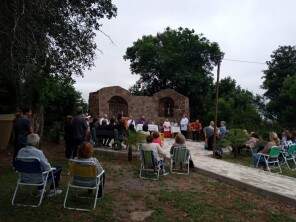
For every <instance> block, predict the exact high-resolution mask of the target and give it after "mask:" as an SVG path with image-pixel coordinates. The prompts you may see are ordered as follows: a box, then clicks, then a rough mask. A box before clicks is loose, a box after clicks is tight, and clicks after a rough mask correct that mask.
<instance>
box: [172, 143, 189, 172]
mask: <svg viewBox="0 0 296 222" xmlns="http://www.w3.org/2000/svg"><path fill="white" fill-rule="evenodd" d="M190 158H191V157H190V152H189V150H188V149H187V148H186V147H180V148H179V147H178V148H174V149H173V153H172V155H171V173H177V174H188V175H189V172H190V171H189V160H190ZM178 167H179V169H178ZM184 167H185V171H184V170H183V168H184Z"/></svg>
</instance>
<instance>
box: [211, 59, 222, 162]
mask: <svg viewBox="0 0 296 222" xmlns="http://www.w3.org/2000/svg"><path fill="white" fill-rule="evenodd" d="M220 66H221V59H219V62H218V68H217V81H216V101H215V105H216V107H215V125H214V143H213V156H214V157H215V156H216V155H215V151H216V148H217V121H218V99H219V81H220Z"/></svg>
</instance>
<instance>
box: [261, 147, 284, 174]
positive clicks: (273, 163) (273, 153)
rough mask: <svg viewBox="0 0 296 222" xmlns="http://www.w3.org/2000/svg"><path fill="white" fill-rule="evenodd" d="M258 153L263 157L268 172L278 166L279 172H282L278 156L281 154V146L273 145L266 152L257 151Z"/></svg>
mask: <svg viewBox="0 0 296 222" xmlns="http://www.w3.org/2000/svg"><path fill="white" fill-rule="evenodd" d="M258 155H261V156H262V157H263V158H264V162H265V165H266V168H267V170H268V171H269V172H271V167H272V168H276V167H277V168H279V170H280V173H282V168H281V166H280V161H279V156H280V155H281V148H280V147H278V146H273V147H271V148H270V149H269V152H268V154H263V153H258ZM260 159H261V158H258V161H257V164H256V167H258V165H259V160H260Z"/></svg>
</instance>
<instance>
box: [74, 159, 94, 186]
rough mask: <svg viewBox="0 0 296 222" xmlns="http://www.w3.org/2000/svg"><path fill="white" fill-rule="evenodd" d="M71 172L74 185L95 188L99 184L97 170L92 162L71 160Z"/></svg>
mask: <svg viewBox="0 0 296 222" xmlns="http://www.w3.org/2000/svg"><path fill="white" fill-rule="evenodd" d="M69 172H70V176H71V177H72V182H71V183H72V184H74V185H77V186H81V187H94V186H96V184H97V168H96V166H95V165H94V163H93V162H91V161H81V160H70V162H69Z"/></svg>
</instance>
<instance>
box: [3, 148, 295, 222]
mask: <svg viewBox="0 0 296 222" xmlns="http://www.w3.org/2000/svg"><path fill="white" fill-rule="evenodd" d="M44 147H45V148H44V150H45V153H46V155H47V156H48V157H49V160H50V161H51V162H53V163H54V164H58V165H62V166H63V167H64V168H65V169H64V171H63V173H62V181H61V188H62V189H65V186H66V182H67V175H66V167H67V162H66V161H65V160H64V159H63V146H61V145H54V144H45V145H44ZM96 156H97V158H98V159H99V160H100V161H101V163H102V164H103V166H104V168H105V169H106V186H105V196H104V199H103V200H102V201H101V202H98V206H97V208H96V210H94V211H91V212H78V211H71V210H66V209H63V206H62V204H63V198H64V193H63V194H62V195H59V196H57V197H54V198H47V197H46V198H45V199H44V202H43V204H42V205H41V207H39V208H28V207H26V208H25V207H12V206H11V197H12V193H13V190H14V188H15V184H16V174H15V173H14V172H13V171H12V169H11V167H10V166H9V159H10V156H8V155H7V153H6V152H2V153H0V181H1V183H0V191H1V192H0V206H1V207H0V221H1V222H2V221H3V222H12V221H30V222H35V221H36V222H37V221H38V222H39V221H42V222H46V221H59V222H62V221H132V220H131V213H134V212H146V211H149V210H152V212H153V213H152V214H151V216H150V217H147V218H146V219H145V221H161V222H166V221H182V222H186V221H277V222H278V221H296V208H294V207H293V206H289V205H286V204H283V203H281V202H277V201H274V200H272V199H267V198H264V197H262V196H258V195H256V194H253V193H249V192H246V191H243V190H241V189H239V188H236V187H234V186H230V185H227V184H225V183H223V182H220V181H218V180H214V179H211V178H208V177H206V176H203V175H201V174H199V173H197V172H192V173H191V174H190V176H183V175H169V176H166V177H161V179H160V180H159V181H148V180H141V179H139V178H138V173H139V172H138V168H139V161H138V160H133V162H132V163H129V162H128V161H127V156H119V155H116V154H110V153H96ZM29 199H30V200H31V199H32V197H29V198H28V199H26V200H29ZM73 201H74V200H73ZM82 202H83V201H82ZM82 202H81V203H82ZM73 203H74V202H73ZM76 204H77V201H76ZM79 204H80V202H79Z"/></svg>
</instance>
